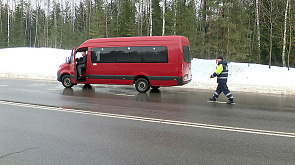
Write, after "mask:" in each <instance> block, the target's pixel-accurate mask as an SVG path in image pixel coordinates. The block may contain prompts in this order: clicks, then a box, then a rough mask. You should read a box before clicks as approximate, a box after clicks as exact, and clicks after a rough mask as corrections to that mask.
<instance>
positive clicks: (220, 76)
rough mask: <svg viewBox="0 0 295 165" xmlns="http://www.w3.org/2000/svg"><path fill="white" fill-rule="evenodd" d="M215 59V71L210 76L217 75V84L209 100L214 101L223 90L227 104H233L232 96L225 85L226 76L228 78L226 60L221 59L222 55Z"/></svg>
mask: <svg viewBox="0 0 295 165" xmlns="http://www.w3.org/2000/svg"><path fill="white" fill-rule="evenodd" d="M216 61H217V62H218V63H217V68H216V72H214V73H213V74H211V76H210V78H214V77H217V83H218V86H217V88H216V91H215V92H214V94H213V97H212V98H209V100H211V101H216V99H217V98H218V97H219V95H220V94H221V92H223V93H224V94H225V96H226V97H227V98H228V102H227V104H233V103H234V97H233V95H232V94H231V92H230V91H229V89H228V87H227V78H228V66H227V61H225V60H223V56H218V57H217V60H216Z"/></svg>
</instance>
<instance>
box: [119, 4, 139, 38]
mask: <svg viewBox="0 0 295 165" xmlns="http://www.w3.org/2000/svg"><path fill="white" fill-rule="evenodd" d="M121 5H122V6H121V11H122V12H121V13H120V14H119V27H118V29H119V36H120V37H132V36H136V30H135V29H136V24H135V9H136V8H135V5H134V4H133V3H132V1H131V0H122V4H121Z"/></svg>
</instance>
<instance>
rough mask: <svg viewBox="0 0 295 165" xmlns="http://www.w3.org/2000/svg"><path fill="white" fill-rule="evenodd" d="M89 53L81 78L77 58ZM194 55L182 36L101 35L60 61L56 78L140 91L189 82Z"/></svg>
mask: <svg viewBox="0 0 295 165" xmlns="http://www.w3.org/2000/svg"><path fill="white" fill-rule="evenodd" d="M85 51H86V54H87V56H86V57H87V66H86V68H84V69H82V75H83V77H82V78H81V77H79V78H78V72H77V69H78V68H77V61H78V57H81V54H82V52H85ZM191 79H192V75H191V55H190V48H189V40H188V39H187V38H186V37H183V36H149V37H120V38H99V39H90V40H87V41H85V42H84V43H83V44H82V45H80V46H79V48H78V49H76V48H75V49H73V50H72V54H71V57H68V58H67V59H66V62H65V63H64V64H62V65H60V67H59V70H58V73H57V80H58V81H60V82H61V83H62V85H63V86H64V87H66V88H71V87H72V86H73V85H76V84H120V85H133V84H135V88H136V90H137V91H138V92H142V93H144V92H147V91H148V90H149V89H150V88H159V87H161V86H178V85H184V84H186V83H189V82H190V81H191Z"/></svg>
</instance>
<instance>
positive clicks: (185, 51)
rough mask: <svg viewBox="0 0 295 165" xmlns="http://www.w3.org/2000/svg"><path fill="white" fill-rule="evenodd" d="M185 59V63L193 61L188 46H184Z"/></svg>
mask: <svg viewBox="0 0 295 165" xmlns="http://www.w3.org/2000/svg"><path fill="white" fill-rule="evenodd" d="M183 60H184V62H185V63H191V53H190V49H189V47H188V46H183Z"/></svg>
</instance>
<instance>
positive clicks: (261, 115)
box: [0, 79, 295, 164]
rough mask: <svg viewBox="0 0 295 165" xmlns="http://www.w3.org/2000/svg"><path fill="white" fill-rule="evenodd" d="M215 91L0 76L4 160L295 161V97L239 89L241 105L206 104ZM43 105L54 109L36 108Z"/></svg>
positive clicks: (0, 151)
mask: <svg viewBox="0 0 295 165" xmlns="http://www.w3.org/2000/svg"><path fill="white" fill-rule="evenodd" d="M212 92H213V91H205V90H198V89H184V88H175V87H172V88H160V91H151V92H148V93H147V94H140V93H137V92H136V90H135V89H134V87H133V86H106V85H97V86H93V87H92V88H86V89H83V86H80V85H79V86H75V87H73V89H64V88H63V87H62V85H61V84H60V83H59V82H55V81H47V82H46V81H34V80H15V79H0V101H2V103H0V164H294V163H295V138H294V137H295V134H294V133H295V127H294V126H295V124H294V123H295V104H294V100H295V97H294V96H274V95H265V94H245V93H238V92H233V94H234V97H235V101H236V102H237V104H235V105H226V104H217V103H208V102H207V99H208V98H209V97H210V96H211V95H212ZM220 100H221V101H226V98H225V97H224V96H221V98H220ZM8 102H9V103H14V104H10V105H7V103H8ZM16 103H17V104H16ZM37 104H38V105H41V106H43V107H48V108H49V109H50V108H55V109H56V110H54V111H52V110H48V109H46V108H42V107H41V108H36V107H35V108H32V107H33V106H37ZM28 105H32V107H29V106H28ZM59 107H61V108H59ZM60 109H72V110H81V111H91V112H93V113H94V114H98V113H102V112H103V113H108V114H111V115H110V116H111V117H110V116H103V115H94V114H90V113H88V112H87V113H86V114H85V113H84V112H83V113H84V114H81V113H76V112H73V111H71V112H70V113H68V112H62V111H60ZM112 114H114V115H115V116H116V117H114V115H112ZM120 115H127V116H132V117H134V116H138V117H146V118H152V120H150V119H146V120H141V121H140V120H138V119H130V118H129V119H128V120H127V119H126V118H122V117H120ZM158 119H159V120H161V121H166V120H167V121H168V120H169V121H170V120H172V122H170V123H168V122H155V121H153V120H158ZM175 122H178V123H180V122H191V123H193V124H194V126H191V125H187V124H183V123H182V124H175ZM204 125H205V126H206V127H205V126H204ZM208 125H210V128H208V127H207V126H208ZM212 125H214V126H213V127H211V126H212ZM220 126H226V129H223V130H220V128H219V127H220ZM230 127H234V128H237V129H232V128H230ZM243 129H253V130H251V131H249V132H247V133H245V131H243ZM257 130H258V131H257ZM259 130H266V131H264V132H260V133H259ZM267 131H274V132H275V133H277V132H283V134H284V135H288V136H289V135H291V137H284V136H280V135H276V134H274V135H266V134H268V133H269V132H267ZM257 132H258V133H257ZM293 136H294V137H293Z"/></svg>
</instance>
